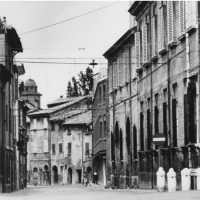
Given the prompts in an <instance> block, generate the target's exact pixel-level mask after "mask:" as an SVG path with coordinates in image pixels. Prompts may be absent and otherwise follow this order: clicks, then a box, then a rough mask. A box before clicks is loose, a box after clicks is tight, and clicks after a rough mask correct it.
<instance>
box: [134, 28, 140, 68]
mask: <svg viewBox="0 0 200 200" xmlns="http://www.w3.org/2000/svg"><path fill="white" fill-rule="evenodd" d="M135 55H136V66H137V68H139V67H140V32H136V33H135Z"/></svg>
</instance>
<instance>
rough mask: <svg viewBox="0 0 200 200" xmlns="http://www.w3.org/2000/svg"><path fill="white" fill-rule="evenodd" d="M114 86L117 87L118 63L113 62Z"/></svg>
mask: <svg viewBox="0 0 200 200" xmlns="http://www.w3.org/2000/svg"><path fill="white" fill-rule="evenodd" d="M113 88H114V89H117V63H116V62H114V63H113Z"/></svg>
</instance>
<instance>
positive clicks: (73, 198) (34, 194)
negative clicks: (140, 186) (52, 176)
mask: <svg viewBox="0 0 200 200" xmlns="http://www.w3.org/2000/svg"><path fill="white" fill-rule="evenodd" d="M14 199H16V200H18V199H19V200H46V199H48V200H200V191H189V192H174V193H168V192H163V193H158V192H157V191H155V190H133V189H131V190H130V189H127V190H112V189H103V188H100V187H98V186H88V187H84V186H82V185H73V186H43V187H28V188H26V189H25V190H20V191H17V192H13V193H10V194H2V193H0V200H14Z"/></svg>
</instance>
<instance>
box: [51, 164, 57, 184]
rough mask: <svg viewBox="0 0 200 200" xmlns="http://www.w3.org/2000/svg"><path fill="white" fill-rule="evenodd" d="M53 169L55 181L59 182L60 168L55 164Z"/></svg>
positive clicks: (55, 182)
mask: <svg viewBox="0 0 200 200" xmlns="http://www.w3.org/2000/svg"><path fill="white" fill-rule="evenodd" d="M52 169H53V183H54V184H58V168H57V167H56V166H55V165H54V166H53V167H52Z"/></svg>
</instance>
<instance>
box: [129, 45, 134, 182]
mask: <svg viewBox="0 0 200 200" xmlns="http://www.w3.org/2000/svg"><path fill="white" fill-rule="evenodd" d="M131 53H132V52H131V45H130V43H129V72H130V73H129V89H130V92H129V94H130V97H129V107H130V135H131V137H130V138H131V149H130V157H131V169H130V171H129V176H130V175H132V174H131V173H132V167H133V157H132V155H133V153H132V150H133V132H132V127H133V122H132V86H131V84H132V78H131V77H132V76H131V74H132V70H131ZM129 185H130V184H129Z"/></svg>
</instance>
